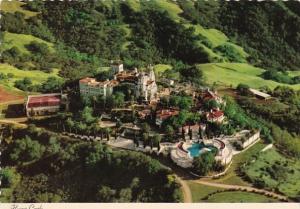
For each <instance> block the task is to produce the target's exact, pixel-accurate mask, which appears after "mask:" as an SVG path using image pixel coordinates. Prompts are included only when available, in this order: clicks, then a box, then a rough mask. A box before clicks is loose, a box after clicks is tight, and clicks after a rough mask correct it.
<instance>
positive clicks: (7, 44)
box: [1, 31, 55, 53]
mask: <svg viewBox="0 0 300 209" xmlns="http://www.w3.org/2000/svg"><path fill="white" fill-rule="evenodd" d="M2 35H3V37H2V46H1V50H3V51H4V50H6V49H10V48H12V47H14V46H15V47H17V48H18V49H19V50H20V51H21V52H22V53H30V52H29V51H28V50H27V49H26V47H25V46H26V45H28V44H29V43H30V42H32V41H36V42H38V43H44V44H47V46H48V47H49V50H50V52H54V51H55V50H54V48H53V46H54V44H53V43H49V42H47V41H44V40H42V39H40V38H37V37H34V36H32V35H27V34H17V33H10V32H7V31H6V32H3V34H2Z"/></svg>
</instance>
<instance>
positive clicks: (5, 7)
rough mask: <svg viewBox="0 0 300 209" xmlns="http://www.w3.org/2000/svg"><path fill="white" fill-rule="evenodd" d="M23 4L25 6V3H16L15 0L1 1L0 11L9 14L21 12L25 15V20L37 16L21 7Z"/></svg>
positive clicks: (35, 13)
mask: <svg viewBox="0 0 300 209" xmlns="http://www.w3.org/2000/svg"><path fill="white" fill-rule="evenodd" d="M25 4H26V3H25V2H21V1H16V0H14V1H8V0H3V1H1V3H0V8H1V11H4V12H10V13H14V12H22V13H23V14H25V17H26V18H29V17H33V16H36V15H37V14H38V13H37V12H33V11H29V10H26V9H24V8H23V7H22V6H23V5H25Z"/></svg>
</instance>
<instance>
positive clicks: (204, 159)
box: [192, 150, 224, 176]
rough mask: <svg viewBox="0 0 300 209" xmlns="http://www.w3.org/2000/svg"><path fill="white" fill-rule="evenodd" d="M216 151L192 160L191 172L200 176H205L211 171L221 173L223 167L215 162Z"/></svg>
mask: <svg viewBox="0 0 300 209" xmlns="http://www.w3.org/2000/svg"><path fill="white" fill-rule="evenodd" d="M215 155H216V150H212V151H209V152H205V153H202V154H201V155H199V156H198V157H195V158H194V159H193V168H192V171H193V172H194V173H196V174H198V175H200V176H205V175H207V174H209V172H212V171H222V170H223V169H224V166H223V165H221V163H220V162H217V161H216V160H215Z"/></svg>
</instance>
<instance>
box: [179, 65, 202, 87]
mask: <svg viewBox="0 0 300 209" xmlns="http://www.w3.org/2000/svg"><path fill="white" fill-rule="evenodd" d="M180 75H181V78H182V80H183V81H189V82H191V83H192V84H194V85H196V86H200V85H203V84H204V76H203V72H202V70H201V69H200V68H199V67H197V66H195V65H194V66H190V67H185V68H182V69H181V70H180Z"/></svg>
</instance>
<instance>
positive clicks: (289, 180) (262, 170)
mask: <svg viewBox="0 0 300 209" xmlns="http://www.w3.org/2000/svg"><path fill="white" fill-rule="evenodd" d="M250 160H251V159H250ZM250 160H249V161H250ZM274 166H278V167H274ZM245 172H246V174H247V175H248V176H249V177H250V178H251V179H255V178H257V179H260V180H263V181H264V182H265V185H266V187H268V188H274V189H275V188H276V189H277V190H278V191H280V192H281V193H283V194H285V195H287V196H289V197H296V196H299V192H300V181H299V176H300V162H299V161H296V160H293V159H288V158H286V157H284V156H283V155H281V154H279V153H278V152H277V151H276V150H275V149H271V150H268V151H266V152H264V153H260V154H259V155H258V157H257V159H255V160H253V161H251V162H249V163H248V165H247V166H246V168H245Z"/></svg>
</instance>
